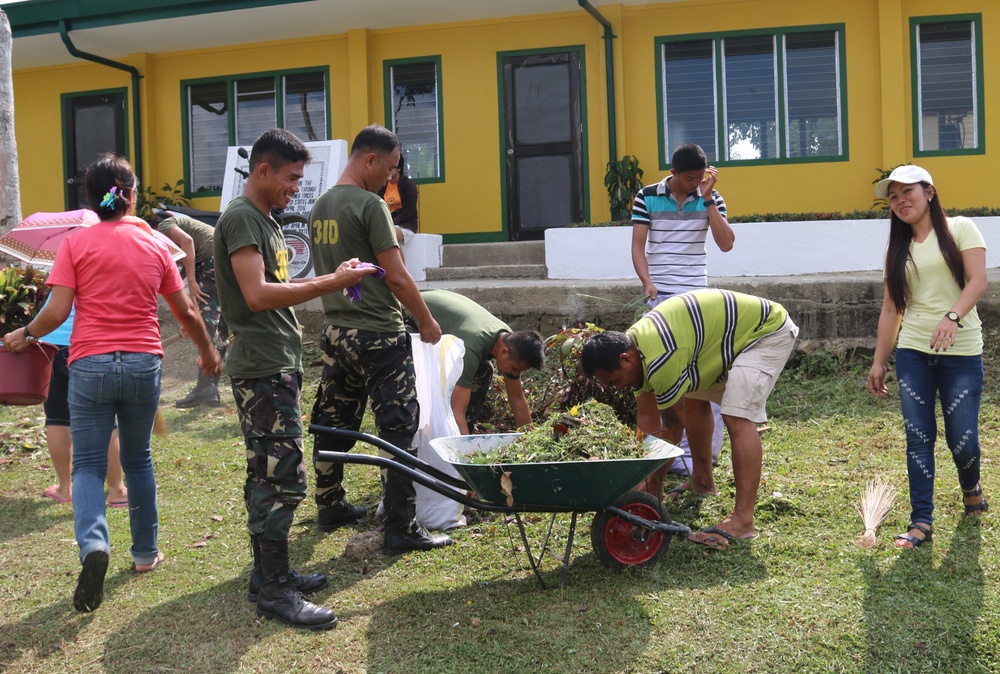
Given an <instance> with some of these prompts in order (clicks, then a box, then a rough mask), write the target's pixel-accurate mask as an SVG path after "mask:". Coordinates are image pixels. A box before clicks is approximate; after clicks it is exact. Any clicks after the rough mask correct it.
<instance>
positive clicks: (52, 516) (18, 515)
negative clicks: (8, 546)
mask: <svg viewBox="0 0 1000 674" xmlns="http://www.w3.org/2000/svg"><path fill="white" fill-rule="evenodd" d="M0 512H2V513H3V514H4V521H3V526H0V543H3V542H4V541H9V540H13V539H15V538H18V537H19V536H24V535H26V534H30V533H33V532H35V531H44V530H46V529H48V528H50V527H52V526H53V525H54V524H56V523H57V522H61V521H63V520H68V521H70V522H72V521H73V506H71V505H69V504H66V503H56V502H55V501H51V500H49V499H45V500H44V501H39V500H37V499H34V498H18V497H11V496H0Z"/></svg>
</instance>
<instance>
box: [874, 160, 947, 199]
mask: <svg viewBox="0 0 1000 674" xmlns="http://www.w3.org/2000/svg"><path fill="white" fill-rule="evenodd" d="M889 183H903V184H904V185H912V184H914V183H927V184H928V185H933V184H934V181H933V180H931V174H930V173H928V172H927V171H926V170H924V169H922V168H920V167H919V166H914V165H913V164H905V165H903V166H897V167H896V168H894V169H893V170H892V173H890V174H889V177H888V178H886V179H885V180H880V181H878V185H876V186H875V196H876V197H878V198H879V199H885V198H886V197H887V196H889Z"/></svg>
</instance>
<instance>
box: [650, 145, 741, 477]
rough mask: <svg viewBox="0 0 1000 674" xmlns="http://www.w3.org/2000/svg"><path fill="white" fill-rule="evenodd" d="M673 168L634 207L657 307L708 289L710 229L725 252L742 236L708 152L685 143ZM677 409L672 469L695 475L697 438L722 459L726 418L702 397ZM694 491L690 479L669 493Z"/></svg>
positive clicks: (652, 298) (715, 457) (673, 158)
mask: <svg viewBox="0 0 1000 674" xmlns="http://www.w3.org/2000/svg"><path fill="white" fill-rule="evenodd" d="M670 166H671V168H670V175H668V176H667V177H666V178H664V179H663V180H662V181H660V182H659V183H656V184H655V185H649V186H648V187H645V188H643V189H642V190H640V191H639V193H638V194H637V195H636V197H635V203H634V204H633V206H632V265H633V266H634V267H635V273H636V274H637V275H638V276H639V280H640V281H642V292H643V295H644V296H645V297H646V298H647V300H646V302H647V304H648V305H649V306H650V307H651V308H652V307H655V306H656V305H657V303H659V302H661V301H662V300H664V299H666V298H667V297H670V296H671V295H676V294H677V293H683V292H687V291H688V290H697V289H699V288H707V287H708V273H707V270H706V269H707V260H708V252H707V250H706V248H705V241H706V240H707V238H708V232H709V230H711V231H712V239H714V241H715V244H716V245H717V246H718V247H719V250H721V251H722V252H723V253H726V252H729V251H730V250H732V248H733V243H734V242H735V240H736V235H735V234H734V233H733V229H732V227H730V226H729V221H728V220H727V219H726V202H725V201H724V200H723V198H722V195H721V194H719V192H718V191H716V190H715V184H716V182H717V181H718V179H719V172H718V170H717V169H716V168H715V167H714V166H709V165H708V158H707V157H706V156H705V151H704V150H702V149H701V147H700V146H698V145H694V144H693V143H689V144H687V145H681V146H680V147H678V148H677V149H676V150H674V153H673V156H671V158H670ZM677 412H678V417H679V418H680V419H681V423H682V425H683V426H684V427H685V429H686V432H685V434H684V435H683V436H682V438H681V441H680V443H679V445H680V447H681V449H683V450H684V455H683V456H682V457H681V460H680V461H678V462H676V464H675V465H674V466H672V467H671V469H670V472H672V473H678V474H680V475H686V476H690V474H691V448H690V443H691V442H695V443H697V442H707V443H710V444H711V445H712V460H713V462H714V461H717V460H718V458H719V454H720V452H721V450H722V417H721V416H720V411H719V406H718V405H710V404H709V403H700V402H699V401H694V402H692V403H691V404H689V405H686V406H684V407H682V408H678V410H677ZM689 489H691V481H690V480H687V481H685V482H683V483H682V484H681V485H679V486H678V487H676V488H674V489H671V490H670V493H669V494H668V496H671V495H674V494H682V493H684V492H685V491H687V490H689Z"/></svg>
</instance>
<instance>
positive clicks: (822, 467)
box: [0, 334, 1000, 674]
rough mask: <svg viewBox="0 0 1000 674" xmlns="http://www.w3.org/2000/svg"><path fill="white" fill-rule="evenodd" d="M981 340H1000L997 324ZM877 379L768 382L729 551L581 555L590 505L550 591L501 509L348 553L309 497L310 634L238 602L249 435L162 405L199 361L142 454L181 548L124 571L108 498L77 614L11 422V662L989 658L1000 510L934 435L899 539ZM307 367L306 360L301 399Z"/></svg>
mask: <svg viewBox="0 0 1000 674" xmlns="http://www.w3.org/2000/svg"><path fill="white" fill-rule="evenodd" d="M986 340H987V344H988V345H995V344H998V343H1000V339H998V336H997V335H996V334H989V335H987V336H986ZM168 356H169V357H170V358H174V357H181V358H187V359H188V360H187V362H192V361H193V357H192V356H191V355H190V354H186V355H181V356H177V354H175V353H174V352H170V353H169V354H168ZM306 362H309V361H308V360H307V361H306ZM997 365H1000V359H998V357H997V356H996V354H994V353H989V354H987V356H986V366H987V369H988V371H987V377H986V387H987V390H986V391H985V393H984V400H983V408H982V418H981V436H982V444H983V485H984V487H985V489H986V492H987V495H988V496H991V497H993V500H994V501H998V500H1000V479H997V477H996V473H995V462H994V461H993V456H994V453H995V452H996V451H997V437H998V433H997V431H998V430H1000V413H998V411H997V406H996V402H995V401H996V400H997V396H998V393H1000V383H998V382H1000V378H998V377H997V376H996V375H997V374H998V373H997ZM831 370H832V371H831ZM866 375H867V364H866V363H865V362H853V363H839V364H838V365H837V367H836V368H829V367H827V366H826V365H824V367H823V368H815V369H814V370H810V369H809V368H808V367H803V366H800V367H799V368H797V369H794V370H788V371H786V372H785V373H784V374H783V375H782V377H781V378H780V379H779V381H778V384H777V387H776V389H775V392H774V394H773V396H772V398H771V401H770V404H769V412H770V416H771V419H770V427H771V430H770V431H769V432H768V433H767V434H766V435H765V436H764V466H763V470H764V472H763V479H762V485H761V489H760V494H759V498H758V506H757V512H756V515H757V523H756V524H757V529H758V531H759V532H760V534H761V537H760V538H759V539H758V540H756V541H754V542H753V543H751V544H750V545H745V546H742V545H741V546H738V547H733V548H731V549H730V550H728V551H726V552H711V551H706V550H704V549H703V548H701V547H700V546H695V545H692V544H689V543H687V542H684V541H675V542H674V543H673V544H672V545H671V546H670V550H669V552H668V553H667V554H666V555H665V556H664V558H663V559H662V560H661V561H660V562H659V563H658V564H657V565H655V566H653V567H651V568H649V569H644V570H638V571H637V570H635V569H626V570H624V571H618V572H616V571H611V570H608V569H605V568H604V567H602V566H601V565H600V564H599V563H598V562H597V560H596V559H595V557H594V555H593V553H592V552H591V549H590V544H589V540H588V536H586V535H585V531H586V527H588V526H589V522H590V516H589V515H584V516H582V517H581V518H580V524H579V527H578V530H577V536H576V537H575V539H574V540H575V542H574V545H573V551H572V557H571V560H570V563H571V568H570V570H569V575H568V579H567V585H566V588H565V589H564V590H562V591H559V590H541V589H539V587H538V583H537V581H536V580H535V578H534V577H533V575H532V574H531V572H530V570H529V569H527V565H526V563H525V562H524V560H523V559H522V555H521V552H520V550H519V549H517V548H518V546H519V544H520V542H519V540H518V537H517V534H516V532H515V533H514V536H513V537H512V536H511V534H510V529H509V527H508V525H507V524H505V519H506V518H504V517H500V516H494V517H492V518H482V519H480V518H473V522H474V523H473V524H471V525H470V526H469V527H466V528H464V529H460V530H457V531H455V532H452V534H453V536H454V538H455V540H456V543H457V544H456V545H454V546H451V547H449V548H446V549H444V550H440V551H436V552H432V553H422V554H411V555H405V556H402V557H396V558H386V557H383V556H382V555H379V554H376V555H373V556H372V557H371V558H369V559H367V560H363V561H358V562H352V561H348V560H347V559H346V558H345V557H344V555H343V552H344V547H345V543H346V541H347V539H348V538H349V537H350V536H351V535H352V534H354V533H356V532H357V531H359V530H370V529H374V528H375V526H376V522H375V520H374V519H373V518H369V519H367V520H365V521H364V522H362V523H361V524H360V525H358V526H356V527H347V528H345V529H342V530H339V531H337V532H334V533H332V534H320V533H318V532H317V531H316V527H315V513H316V511H315V506H314V505H313V503H312V501H311V499H307V500H306V501H305V502H303V503H302V505H301V506H300V508H299V510H298V513H297V515H296V520H295V524H294V526H293V529H292V540H291V542H290V548H291V559H292V561H293V563H294V564H295V566H296V567H297V568H299V569H300V570H302V571H304V572H317V571H318V572H323V573H326V574H327V575H328V576H329V578H330V586H329V587H328V588H327V589H325V590H323V591H321V592H319V593H317V594H316V595H314V597H315V599H316V600H317V601H319V602H320V603H322V604H324V605H327V606H330V607H331V608H333V609H334V610H335V611H336V612H337V615H338V617H339V618H340V624H339V625H338V626H337V629H336V630H332V631H330V632H327V633H320V634H314V633H311V632H308V631H298V630H291V629H288V628H285V627H283V626H281V625H278V624H276V623H274V622H273V621H272V622H263V621H261V620H259V619H257V617H256V615H255V613H254V609H253V606H252V605H251V604H249V603H248V602H247V601H246V598H245V595H246V590H247V584H248V580H249V571H250V569H249V563H250V553H249V549H248V545H247V536H246V533H245V520H246V516H245V512H244V508H243V495H242V485H243V479H244V475H245V465H244V464H245V460H244V453H245V450H244V448H243V441H242V439H241V437H240V433H239V429H238V422H237V419H236V415H235V410H234V408H233V404H232V399H231V397H229V396H228V395H227V396H226V398H224V400H225V401H226V402H227V406H226V407H224V408H222V409H220V410H211V411H205V410H199V411H192V412H186V411H178V410H174V409H173V407H172V403H173V401H174V399H176V398H177V397H179V396H181V395H183V394H184V392H185V391H186V388H187V385H188V381H187V379H186V378H185V379H184V380H182V381H179V382H178V381H174V382H172V385H171V382H167V390H168V391H169V392H168V394H167V395H166V397H165V399H164V405H163V409H164V411H165V412H166V416H167V421H168V423H169V424H170V428H171V433H170V435H169V436H168V437H167V438H163V439H159V438H157V439H154V460H155V463H156V471H157V472H156V475H157V479H158V483H159V506H160V518H161V519H160V544H161V547H162V548H163V549H164V551H165V552H166V554H167V555H168V558H169V560H170V563H169V564H167V565H164V566H163V567H162V568H161V569H159V570H157V572H156V573H152V574H143V575H137V574H135V573H134V572H133V571H132V570H131V568H130V566H131V564H130V560H129V555H128V545H129V537H128V521H127V518H128V514H127V512H125V511H118V510H115V511H109V513H108V518H109V526H110V531H111V537H112V553H111V560H110V565H109V567H108V575H107V582H106V584H105V594H104V601H103V603H102V605H101V607H100V608H99V609H98V610H96V611H94V612H92V613H88V614H80V613H77V612H76V611H74V609H73V606H72V593H73V589H74V586H75V583H76V577H77V575H78V573H79V570H80V566H79V561H78V558H77V549H76V544H75V542H74V540H73V522H72V514H71V510H70V508H69V507H67V506H65V505H57V504H54V503H53V502H52V501H50V500H49V499H46V498H44V497H43V496H42V495H41V494H42V490H43V489H44V488H45V487H46V486H48V485H49V484H50V482H51V479H52V475H51V468H50V464H49V461H48V456H47V453H46V451H45V449H44V446H42V447H41V448H40V449H39V448H38V447H37V446H35V447H34V448H28V449H25V448H24V445H27V444H33V443H28V442H23V441H22V439H21V436H20V434H21V432H22V430H23V429H22V428H21V427H20V426H18V427H17V431H16V433H14V435H16V436H18V440H17V441H18V442H21V443H22V444H21V446H19V447H17V448H16V449H15V450H14V451H4V452H3V453H2V455H0V459H3V460H4V461H5V463H2V464H0V597H2V599H3V601H0V671H6V672H18V673H21V672H25V673H36V672H37V673H45V674H48V673H49V672H65V671H72V672H111V673H115V674H131V673H133V672H182V671H183V672H234V673H242V672H291V671H294V672H352V673H354V672H357V673H362V672H399V673H403V672H406V673H410V672H433V673H438V672H462V673H468V672H498V671H503V672H560V673H562V672H599V673H606V672H643V673H646V672H649V673H652V672H685V671H691V672H830V671H838V672H938V671H947V672H995V671H998V670H1000V599H998V596H997V591H996V587H997V578H998V577H1000V556H998V554H997V553H998V550H997V547H998V546H997V541H996V536H995V535H994V530H995V527H996V525H995V518H996V517H997V515H996V514H995V513H994V512H992V511H991V512H990V513H987V514H986V516H985V517H984V518H983V519H982V521H980V522H975V521H968V520H966V519H965V518H964V517H963V516H962V514H963V509H962V505H961V503H962V502H961V495H960V493H959V489H958V484H957V480H956V479H955V472H954V468H953V466H952V464H951V460H950V458H949V455H948V453H947V450H946V449H944V447H943V444H942V440H940V439H939V442H938V452H937V461H938V470H937V478H936V491H935V500H936V504H937V510H936V511H935V517H936V520H935V523H934V527H935V534H936V535H935V537H934V541H933V542H932V543H929V544H927V545H924V546H922V547H921V548H920V549H917V550H906V551H900V550H897V549H896V548H894V547H893V546H892V544H891V542H890V540H889V539H890V538H891V536H892V535H893V534H896V533H901V532H902V531H903V530H904V528H905V526H906V524H907V523H908V521H909V518H908V507H907V506H906V504H905V497H904V496H902V495H905V493H906V471H905V460H904V455H903V447H904V439H903V431H902V423H901V419H900V413H899V400H898V394H897V393H896V391H895V390H892V389H893V386H892V384H890V389H891V390H892V393H891V395H890V396H889V397H888V399H887V400H878V401H877V400H875V399H873V398H872V397H871V396H870V394H868V392H867V391H866V390H865V388H864V380H865V377H866ZM317 379H318V370H316V369H315V368H310V370H309V371H307V373H306V377H305V381H306V384H305V391H306V394H307V396H306V397H307V400H305V401H303V410H306V411H308V410H309V409H310V404H311V401H310V400H309V399H308V398H311V395H312V389H313V388H314V386H315V382H316V380H317ZM32 416H34V417H36V418H37V417H38V416H39V415H35V414H33V410H31V409H30V408H26V409H21V410H13V409H10V408H7V409H3V410H0V423H13V424H15V425H16V424H19V423H21V422H20V421H19V420H20V419H22V418H25V417H28V418H31V417H32ZM36 423H40V421H37V422H36ZM368 430H371V429H370V426H369V428H368ZM307 445H309V446H311V442H307ZM354 451H372V450H371V449H370V448H363V447H357V448H355V450H354ZM308 461H309V458H308V456H307V464H308ZM346 473H347V478H346V487H347V490H348V498H349V499H350V500H351V501H352V502H354V503H360V504H363V505H365V506H367V507H368V508H369V510H370V511H374V509H375V506H376V504H377V501H378V498H379V480H378V472H377V470H375V469H374V468H372V467H370V466H348V467H347V471H346ZM876 474H878V475H882V476H884V477H885V478H886V479H887V480H888V481H889V482H890V483H891V484H893V485H894V486H896V487H897V488H898V489H899V490H900V493H901V497H900V498H899V499H898V501H897V505H896V507H895V508H894V509H893V510H892V512H890V513H889V515H888V518H887V519H886V521H885V523H884V524H883V527H882V529H881V530H880V531H879V536H878V539H879V540H878V544H877V545H876V547H875V548H873V549H871V550H861V549H859V548H857V547H856V546H855V545H854V543H853V540H854V537H855V536H856V535H857V533H858V528H859V524H860V520H859V518H858V515H857V513H856V505H857V503H858V502H859V499H860V496H861V492H862V489H863V487H864V484H865V482H866V481H867V480H868V479H870V477H871V476H873V475H876ZM310 481H311V478H310ZM716 481H717V485H718V488H719V495H718V496H715V497H707V498H702V499H698V498H694V497H683V498H681V499H679V500H677V501H676V502H673V503H671V504H670V505H669V507H670V514H671V516H672V517H673V518H674V519H675V520H678V521H680V522H684V523H686V524H688V525H690V526H691V527H692V528H695V527H697V528H702V527H706V526H709V525H712V524H716V523H718V522H719V521H720V520H721V519H722V518H723V517H724V516H725V515H726V514H728V513H729V511H730V510H731V509H732V505H733V482H732V470H731V465H730V461H729V452H728V449H726V448H725V447H724V449H723V456H722V459H721V461H720V463H719V466H718V467H717V468H716ZM669 486H672V485H668V487H669ZM528 519H529V520H531V522H529V527H530V528H531V534H532V536H535V537H536V539H540V538H541V537H543V536H544V527H545V526H546V524H547V518H543V517H541V516H530V517H529V518H528ZM567 534H568V517H562V516H560V518H559V519H558V523H557V526H556V530H555V532H554V536H556V537H557V538H559V539H560V541H565V536H566V535H567ZM553 547H555V548H556V549H559V547H560V546H559V545H558V544H555V545H554V546H553ZM558 573H559V568H558V562H557V561H556V560H546V566H545V571H544V575H545V576H546V581H547V582H549V581H551V582H549V584H550V585H557V584H558Z"/></svg>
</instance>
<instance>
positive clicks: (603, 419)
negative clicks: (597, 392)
mask: <svg viewBox="0 0 1000 674" xmlns="http://www.w3.org/2000/svg"><path fill="white" fill-rule="evenodd" d="M644 455H645V451H644V449H643V446H642V440H641V439H639V438H637V437H636V434H635V433H634V432H633V431H632V429H630V428H629V427H628V426H624V425H622V423H621V422H620V421H618V417H617V416H616V415H615V411H614V410H613V409H612V408H611V407H609V406H608V405H606V404H604V403H600V402H597V401H596V400H588V401H587V402H585V403H581V404H580V405H576V406H574V407H573V408H572V409H570V410H569V411H568V412H563V413H561V414H557V415H555V416H553V417H551V418H549V419H545V420H543V421H539V422H536V423H534V424H532V425H531V426H526V427H525V431H524V432H523V433H522V434H521V436H520V437H518V438H517V440H515V441H514V442H512V443H510V444H509V445H504V446H503V447H496V448H494V449H492V450H490V451H489V452H480V453H476V454H473V455H470V456H469V457H468V459H467V461H468V462H469V463H478V464H495V463H543V462H550V461H588V460H591V459H635V458H640V457H642V456H644Z"/></svg>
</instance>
